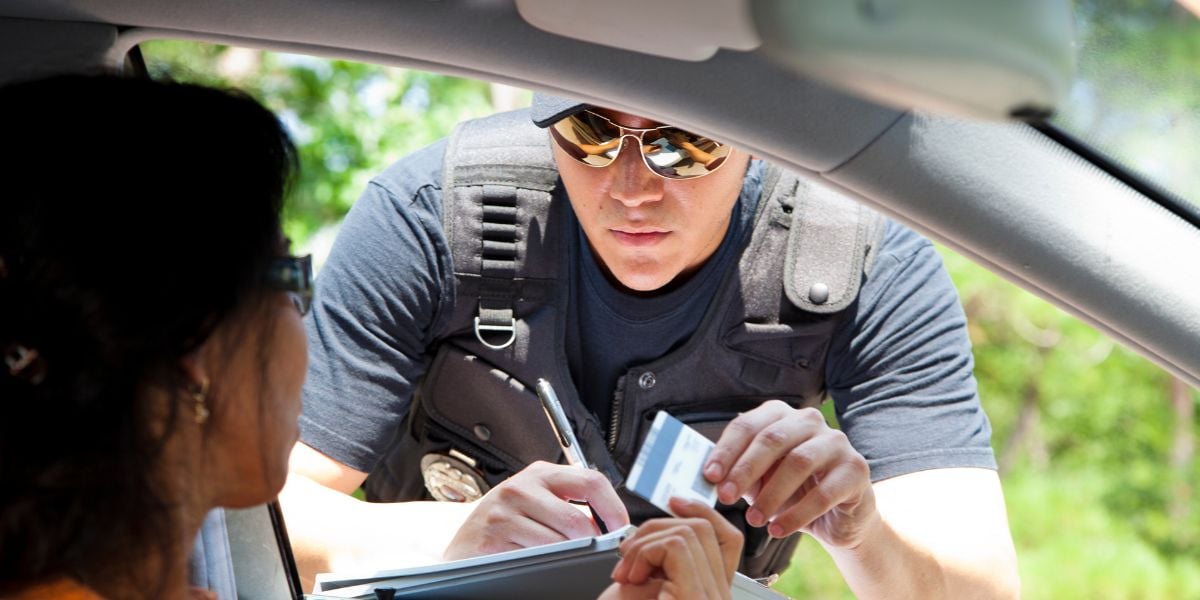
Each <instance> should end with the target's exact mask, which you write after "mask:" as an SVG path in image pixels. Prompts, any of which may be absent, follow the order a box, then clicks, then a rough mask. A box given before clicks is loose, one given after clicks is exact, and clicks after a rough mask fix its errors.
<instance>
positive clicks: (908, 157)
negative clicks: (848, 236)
mask: <svg viewBox="0 0 1200 600" xmlns="http://www.w3.org/2000/svg"><path fill="white" fill-rule="evenodd" d="M159 38H166V39H196V40H206V41H212V42H220V43H228V44H235V45H243V46H250V47H259V48H265V49H270V50H278V51H287V52H296V53H304V54H314V55H322V56H331V57H339V58H348V59H353V60H360V61H365V62H373V63H380V64H390V65H398V66H406V67H411V68H418V69H423V70H429V71H435V72H442V73H448V74H453V75H460V76H466V77H473V78H478V79H486V80H492V81H499V82H503V83H509V84H513V85H518V86H523V87H529V88H534V89H541V90H545V91H550V92H553V93H557V94H562V95H570V96H575V97H579V98H582V99H585V100H589V101H592V102H595V103H597V104H600V105H605V106H610V107H613V108H617V109H623V110H627V111H630V112H635V113H639V114H643V115H645V116H647V117H651V118H657V119H660V120H663V121H669V122H671V123H673V124H676V125H679V126H683V127H688V128H692V129H695V130H698V131H703V132H705V133H708V134H710V135H712V136H714V137H717V138H720V139H724V140H728V141H729V142H730V143H732V144H734V145H737V146H740V147H742V148H745V149H747V150H750V151H752V152H754V153H756V154H758V155H760V156H763V157H766V158H769V159H772V160H775V161H776V162H778V163H780V164H783V165H786V166H790V167H792V168H794V169H795V170H797V171H798V172H800V173H803V174H807V175H809V176H810V177H811V178H813V180H814V181H820V182H823V183H825V184H827V185H830V186H833V187H835V188H839V189H841V190H843V191H845V192H847V193H849V194H850V195H852V196H854V197H856V198H858V199H859V200H861V201H864V202H866V203H867V204H869V205H871V206H874V207H876V208H878V209H880V210H882V211H884V212H886V213H888V214H890V215H892V216H894V217H896V218H898V219H900V220H902V221H904V222H906V223H908V224H909V225H912V226H914V227H915V228H917V229H918V230H920V231H922V232H924V233H925V234H927V235H929V236H930V237H932V238H934V239H936V240H938V241H941V242H943V243H945V244H946V245H948V246H950V247H951V248H953V249H955V250H957V251H959V252H961V253H963V254H965V255H966V256H968V257H970V258H972V259H973V260H975V261H976V262H979V263H981V264H982V265H984V266H985V267H987V268H989V269H991V270H992V271H995V272H996V273H999V274H1000V275H1002V276H1004V277H1006V278H1008V279H1010V280H1012V281H1014V282H1016V283H1017V284H1019V285H1021V286H1022V287H1025V288H1027V289H1029V290H1031V291H1033V292H1034V293H1036V294H1038V295H1040V296H1042V297H1044V298H1047V299H1048V300H1050V301H1052V302H1054V303H1055V304H1057V305H1059V306H1061V307H1063V308H1064V309H1066V310H1067V311H1069V312H1071V313H1073V314H1075V315H1076V316H1078V317H1080V318H1081V319H1083V320H1084V321H1086V322H1088V323H1090V324H1092V325H1093V326H1095V327H1097V328H1099V329H1101V330H1103V331H1105V332H1106V333H1108V334H1109V335H1111V336H1112V337H1114V338H1115V339H1117V340H1118V341H1120V342H1122V343H1124V344H1126V345H1128V346H1129V347H1131V348H1133V349H1134V350H1136V351H1137V352H1139V353H1141V354H1143V355H1145V356H1147V357H1148V358H1150V359H1151V360H1153V361H1155V362H1157V363H1158V364H1160V365H1162V366H1163V367H1165V368H1167V369H1168V370H1170V371H1171V372H1173V373H1175V374H1176V375H1178V376H1180V377H1181V378H1183V379H1184V380H1186V381H1187V382H1189V383H1190V384H1192V385H1193V386H1197V385H1200V352H1197V351H1196V348H1197V347H1200V261H1198V260H1195V257H1200V232H1198V231H1197V229H1196V228H1195V227H1194V226H1193V225H1191V224H1189V223H1188V222H1186V221H1185V220H1183V219H1181V218H1180V217H1178V216H1176V215H1174V214H1172V213H1170V212H1169V211H1167V210H1165V209H1163V208H1162V207H1161V206H1159V205H1158V204H1155V203H1154V202H1153V200H1152V199H1151V198H1148V197H1147V196H1145V195H1142V194H1141V193H1139V192H1138V191H1136V190H1134V189H1132V188H1130V187H1128V186H1127V185H1125V184H1123V183H1122V182H1121V181H1119V180H1118V179H1117V178H1115V177H1113V176H1111V175H1110V174H1109V173H1107V172H1105V171H1103V170H1101V169H1099V168H1098V167H1096V166H1095V165H1093V164H1091V163H1088V162H1086V161H1084V160H1083V159H1081V158H1080V157H1079V156H1077V155H1075V154H1073V153H1071V152H1070V151H1069V150H1067V149H1065V148H1063V147H1062V146H1060V145H1058V144H1057V143H1056V142H1054V141H1052V140H1050V139H1049V138H1047V137H1046V136H1044V135H1043V134H1041V133H1039V132H1038V131H1036V130H1035V129H1033V128H1031V127H1030V126H1028V125H1024V124H1021V123H996V122H976V121H967V120H960V119H956V118H951V117H945V116H938V115H933V114H927V113H922V112H913V111H905V110H898V109H895V108H889V107H883V106H880V105H877V104H874V103H872V102H869V101H866V100H862V99H857V98H855V97H852V96H850V95H848V94H846V93H842V92H838V91H835V90H833V89H830V88H828V87H826V86H824V85H821V84H818V83H816V82H814V81H812V80H809V79H806V78H804V77H802V76H799V75H797V74H796V73H794V72H793V71H792V70H790V69H787V68H785V67H783V66H781V65H780V64H779V63H778V62H775V61H774V60H772V59H771V57H769V56H767V55H766V53H764V52H762V51H761V50H754V51H748V52H734V51H725V50H722V51H719V52H717V53H716V55H715V56H713V57H712V58H710V59H708V60H705V61H700V62H687V61H678V60H673V59H667V58H661V57H656V56H649V55H644V54H639V53H636V52H632V51H629V50H623V49H618V48H612V47H607V46H598V45H595V44H590V43H586V42H580V41H576V40H572V39H568V38H564V37H559V36H556V35H553V34H550V33H547V32H545V31H542V30H540V29H536V28H534V27H532V26H530V25H529V24H527V23H526V22H525V21H524V20H522V19H521V17H520V16H519V15H518V14H517V11H516V9H515V7H514V4H513V2H512V0H490V1H483V0H479V1H474V2H439V1H426V2H402V1H399V2H398V1H395V0H270V1H262V2H255V3H253V4H252V5H251V4H249V3H245V2H240V1H237V0H208V1H205V2H164V1H161V0H6V1H3V2H0V79H14V78H21V77H27V76H30V75H33V74H38V73H41V72H46V71H52V70H78V69H87V68H94V67H96V66H98V65H107V66H120V65H121V62H122V59H123V57H124V56H125V55H126V53H127V52H128V50H129V49H130V48H132V47H133V46H134V45H136V44H137V43H139V42H141V41H145V40H148V39H159Z"/></svg>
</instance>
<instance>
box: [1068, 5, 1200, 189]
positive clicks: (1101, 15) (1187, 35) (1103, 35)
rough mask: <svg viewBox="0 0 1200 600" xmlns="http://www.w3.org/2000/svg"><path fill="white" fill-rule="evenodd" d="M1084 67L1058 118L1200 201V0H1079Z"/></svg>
mask: <svg viewBox="0 0 1200 600" xmlns="http://www.w3.org/2000/svg"><path fill="white" fill-rule="evenodd" d="M1075 13H1076V27H1077V32H1076V36H1077V43H1078V45H1079V54H1078V56H1079V65H1078V66H1079V68H1078V73H1077V75H1076V78H1075V83H1074V86H1073V87H1072V89H1071V94H1070V97H1069V99H1068V101H1067V102H1066V103H1065V104H1064V105H1063V106H1062V107H1061V110H1060V111H1059V113H1058V114H1057V115H1056V116H1055V117H1054V118H1053V119H1051V123H1053V124H1055V125H1057V126H1058V127H1060V128H1062V129H1064V130H1066V131H1067V132H1069V133H1070V134H1072V135H1074V136H1075V137H1077V138H1079V139H1081V140H1083V141H1084V142H1085V143H1087V144H1088V145H1090V146H1092V147H1093V148H1095V149H1097V150H1099V151H1101V152H1102V153H1104V154H1105V155H1107V156H1108V157H1109V158H1110V159H1113V160H1115V161H1116V162H1118V163H1120V164H1122V165H1124V166H1125V167H1126V168H1128V169H1129V170H1131V171H1133V172H1134V173H1136V174H1138V175H1140V176H1141V177H1142V178H1144V179H1146V180H1147V181H1149V182H1152V183H1153V184H1156V185H1157V186H1158V187H1159V188H1161V189H1163V190H1166V191H1168V192H1170V193H1172V194H1174V195H1175V196H1178V197H1179V198H1181V199H1183V200H1185V201H1187V202H1189V203H1191V204H1192V205H1193V206H1200V169H1198V168H1197V167H1196V166H1197V165H1198V164H1200V143H1198V140H1200V19H1198V18H1197V14H1200V0H1179V1H1178V2H1176V1H1172V0H1076V2H1075Z"/></svg>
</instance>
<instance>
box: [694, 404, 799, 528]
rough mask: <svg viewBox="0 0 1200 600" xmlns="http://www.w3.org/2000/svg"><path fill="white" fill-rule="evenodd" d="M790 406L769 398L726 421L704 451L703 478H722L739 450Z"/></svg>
mask: <svg viewBox="0 0 1200 600" xmlns="http://www.w3.org/2000/svg"><path fill="white" fill-rule="evenodd" d="M791 410H792V407H790V406H788V405H787V404H785V403H783V402H781V401H779V400H770V401H768V402H764V403H763V404H761V405H759V406H758V407H757V408H755V409H754V410H751V411H748V412H744V413H742V414H740V415H738V416H737V418H735V419H734V420H732V421H730V422H729V425H727V426H726V427H725V431H724V432H722V433H721V437H720V439H718V440H717V444H716V445H715V446H713V449H712V452H710V453H709V455H708V460H707V461H705V464H704V478H705V479H708V480H709V481H710V482H712V483H720V482H721V481H723V480H724V479H725V476H726V474H727V473H729V468H730V467H732V466H733V463H734V462H735V461H736V460H737V458H738V457H739V456H741V455H742V452H745V450H746V447H747V446H749V445H750V442H751V441H752V440H753V439H754V436H756V435H758V432H760V431H762V430H763V428H765V427H766V426H767V425H770V424H771V423H774V422H775V421H778V420H779V419H781V418H783V416H784V415H786V414H787V413H788V412H789V411H791ZM736 500H737V499H736V497H735V498H734V499H732V500H729V499H726V498H725V497H722V498H721V501H722V502H724V503H726V504H732V503H733V502H735V501H736Z"/></svg>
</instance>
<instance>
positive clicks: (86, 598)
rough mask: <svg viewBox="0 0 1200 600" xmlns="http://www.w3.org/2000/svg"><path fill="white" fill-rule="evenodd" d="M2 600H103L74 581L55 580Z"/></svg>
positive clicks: (27, 588) (5, 596) (8, 595)
mask: <svg viewBox="0 0 1200 600" xmlns="http://www.w3.org/2000/svg"><path fill="white" fill-rule="evenodd" d="M2 597H3V598H4V600H51V599H53V600H104V597H103V596H101V595H100V594H97V593H96V592H94V591H92V589H91V588H88V587H86V586H84V585H83V584H81V583H79V582H77V581H75V580H74V579H67V578H63V579H57V580H55V581H51V582H48V583H41V584H37V585H33V586H30V587H26V588H23V589H22V590H21V591H19V592H16V593H15V594H5V595H4V596H2Z"/></svg>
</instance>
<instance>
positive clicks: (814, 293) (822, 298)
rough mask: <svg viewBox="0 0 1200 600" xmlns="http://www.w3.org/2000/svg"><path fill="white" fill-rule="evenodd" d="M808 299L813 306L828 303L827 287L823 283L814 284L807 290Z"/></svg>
mask: <svg viewBox="0 0 1200 600" xmlns="http://www.w3.org/2000/svg"><path fill="white" fill-rule="evenodd" d="M808 299H809V300H811V301H812V303H813V304H825V303H826V302H828V301H829V286H827V285H825V284H823V283H814V284H813V286H812V287H811V288H808Z"/></svg>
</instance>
